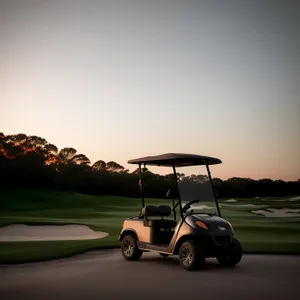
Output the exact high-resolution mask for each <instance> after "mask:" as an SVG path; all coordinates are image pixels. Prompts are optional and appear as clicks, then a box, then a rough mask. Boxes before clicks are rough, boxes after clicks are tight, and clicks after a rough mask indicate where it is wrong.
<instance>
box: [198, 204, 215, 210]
mask: <svg viewBox="0 0 300 300" xmlns="http://www.w3.org/2000/svg"><path fill="white" fill-rule="evenodd" d="M193 208H195V209H214V208H215V207H211V206H207V205H197V206H194V207H193Z"/></svg>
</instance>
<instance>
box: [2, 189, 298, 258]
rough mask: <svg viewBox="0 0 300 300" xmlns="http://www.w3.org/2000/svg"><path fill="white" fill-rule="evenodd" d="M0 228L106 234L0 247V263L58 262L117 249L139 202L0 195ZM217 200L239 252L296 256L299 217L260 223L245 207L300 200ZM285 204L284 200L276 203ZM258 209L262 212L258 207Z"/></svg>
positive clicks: (45, 193)
mask: <svg viewBox="0 0 300 300" xmlns="http://www.w3.org/2000/svg"><path fill="white" fill-rule="evenodd" d="M0 193H1V198H0V226H4V225H8V224H12V223H24V224H85V225H88V226H90V227H91V228H92V229H94V230H100V231H104V232H108V233H109V235H108V236H107V237H105V238H103V239H97V240H84V241H47V242H45V241H40V242H0V262H1V263H20V262H29V261H41V260H48V259H53V258H63V257H67V256H70V255H74V254H78V253H81V252H85V251H88V250H93V249H101V248H112V247H118V246H119V242H118V240H117V237H118V234H119V232H120V230H121V228H122V223H123V220H124V219H125V218H128V217H132V216H135V215H137V214H138V213H139V211H140V209H141V201H140V199H130V198H124V197H113V196H90V195H84V194H79V193H71V192H53V191H39V190H1V191H0ZM237 200H238V202H236V203H228V202H226V199H221V200H220V205H221V213H222V217H224V218H226V219H227V220H228V221H230V222H231V224H232V225H233V228H234V231H235V234H236V236H237V238H238V239H239V240H240V241H241V243H242V246H243V249H244V251H245V252H252V253H291V254H300V215H299V217H292V218H266V217H264V216H258V215H255V214H252V213H251V210H254V209H255V208H252V207H251V208H249V207H246V206H241V205H247V204H255V205H265V207H266V208H267V207H272V208H300V201H293V202H292V201H288V200H289V198H286V199H285V198H281V199H277V198H276V199H275V198H274V199H271V198H264V199H257V198H253V199H237ZM278 200H286V201H278ZM162 203H166V204H169V205H170V204H171V201H169V200H158V199H147V204H153V205H158V204H162ZM259 209H263V208H259Z"/></svg>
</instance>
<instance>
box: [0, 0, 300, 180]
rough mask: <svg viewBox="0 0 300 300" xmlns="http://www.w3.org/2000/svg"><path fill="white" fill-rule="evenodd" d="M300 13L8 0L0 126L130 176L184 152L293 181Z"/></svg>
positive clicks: (299, 163)
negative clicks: (137, 162)
mask: <svg viewBox="0 0 300 300" xmlns="http://www.w3.org/2000/svg"><path fill="white" fill-rule="evenodd" d="M299 13H300V2H299V1H275V0H273V1H256V0H255V1H243V0H240V1H231V0H228V1H214V0H210V1H200V0H198V1H196V0H193V1H192V0H184V1H176V0H173V1H164V0H160V1H156V0H152V1H143V0H140V1H127V0H120V1H114V0H109V1H101V0H97V1H89V0H87V1H83V0H82V1H77V0H73V1H66V0H60V1H55V0H53V1H37V0H36V1H29V0H19V1H15V0H6V1H5V0H0V101H1V102H0V105H1V106H0V107H1V118H0V132H3V133H4V134H16V133H25V134H27V135H38V136H41V137H44V138H46V140H47V141H48V142H50V143H53V144H55V145H57V146H58V147H59V148H63V147H74V148H75V149H77V151H78V152H79V153H84V154H85V155H87V157H88V158H89V159H90V160H91V162H92V163H93V162H95V161H96V160H99V159H101V160H104V161H110V160H113V161H116V162H118V163H120V164H121V165H123V166H124V167H125V168H128V169H129V170H133V169H134V167H132V166H131V165H128V164H127V161H128V160H129V159H133V158H137V157H143V156H148V155H156V154H163V153H168V152H179V153H180V152H183V153H193V154H203V155H208V156H213V157H217V158H220V159H221V160H222V162H223V163H222V164H221V165H217V166H213V167H212V173H213V176H214V177H219V178H222V179H226V178H230V177H234V176H237V177H250V178H253V179H259V178H271V179H283V180H297V179H298V178H300V99H299V94H300V93H299V92H300V60H299V53H300V43H299V41H300V37H299V31H300V18H299ZM180 171H181V172H183V173H189V172H190V171H189V170H187V172H186V171H185V170H180ZM163 172H165V171H163Z"/></svg>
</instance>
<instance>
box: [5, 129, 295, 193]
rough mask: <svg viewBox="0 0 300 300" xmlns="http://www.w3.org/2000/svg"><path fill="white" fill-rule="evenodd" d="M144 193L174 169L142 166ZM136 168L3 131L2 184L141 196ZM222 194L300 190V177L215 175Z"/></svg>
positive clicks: (188, 179)
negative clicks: (164, 172)
mask: <svg viewBox="0 0 300 300" xmlns="http://www.w3.org/2000/svg"><path fill="white" fill-rule="evenodd" d="M144 171H145V173H144V178H145V196H146V197H159V198H161V197H165V194H166V191H167V190H168V189H169V188H172V187H173V184H174V180H173V179H174V178H173V174H167V175H160V174H155V173H152V172H150V171H149V170H148V169H144ZM137 173H138V172H137V170H135V171H133V172H129V170H128V169H125V168H124V167H123V166H121V165H120V164H118V163H117V162H115V161H108V162H105V161H103V160H98V161H96V162H95V163H93V164H91V162H90V160H89V158H88V157H87V156H86V155H84V154H81V153H77V151H76V149H74V148H71V147H66V148H63V149H60V150H59V149H58V148H57V147H56V146H55V145H54V144H51V143H49V142H48V141H46V139H44V138H42V137H38V136H34V135H26V134H24V133H19V134H13V135H5V134H4V133H0V188H37V189H45V190H62V191H74V192H80V193H86V194H92V195H116V196H125V197H139V187H138V174H137ZM178 180H179V182H180V183H183V184H184V183H186V184H191V185H194V186H197V185H201V184H207V183H208V180H209V179H208V177H207V176H206V175H189V176H186V175H185V174H183V173H179V174H178ZM213 183H214V186H215V191H216V194H217V195H218V197H264V196H275V197H280V196H292V195H299V194H300V179H298V180H297V181H283V180H271V179H260V180H254V179H250V178H238V177H233V178H229V179H227V180H221V179H220V178H214V179H213Z"/></svg>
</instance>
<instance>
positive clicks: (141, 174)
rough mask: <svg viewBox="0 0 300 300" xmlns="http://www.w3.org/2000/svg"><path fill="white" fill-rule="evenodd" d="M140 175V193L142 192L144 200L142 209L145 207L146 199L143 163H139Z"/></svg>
mask: <svg viewBox="0 0 300 300" xmlns="http://www.w3.org/2000/svg"><path fill="white" fill-rule="evenodd" d="M139 174H140V182H139V186H140V191H141V198H142V208H143V207H145V198H144V191H143V181H144V180H143V172H142V167H141V163H139Z"/></svg>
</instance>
